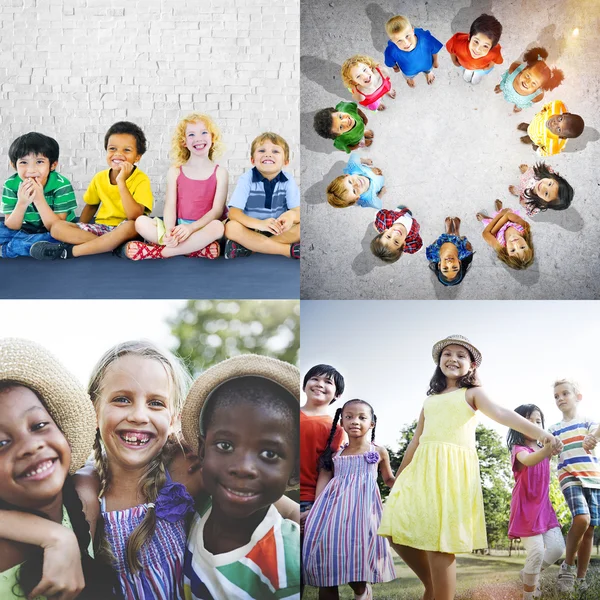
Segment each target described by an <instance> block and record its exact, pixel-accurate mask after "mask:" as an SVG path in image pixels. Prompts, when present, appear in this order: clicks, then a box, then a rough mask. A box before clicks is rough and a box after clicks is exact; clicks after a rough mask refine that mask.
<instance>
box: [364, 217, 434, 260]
mask: <svg viewBox="0 0 600 600" xmlns="http://www.w3.org/2000/svg"><path fill="white" fill-rule="evenodd" d="M406 213H408V215H409V216H410V217H411V218H412V220H413V222H412V227H411V228H410V231H409V232H408V234H407V235H406V240H405V241H404V252H406V254H414V253H415V252H418V251H419V250H420V249H421V248H422V246H423V240H422V239H421V236H420V235H419V231H420V229H421V226H420V225H419V224H418V223H417V220H416V219H415V218H414V217H413V216H412V213H411V212H410V210H408V208H403V209H401V210H388V209H386V208H382V209H381V210H380V211H379V212H378V213H377V214H376V215H375V227H377V231H379V233H383V232H384V231H385V230H386V229H389V228H390V227H391V226H392V225H393V224H394V223H395V222H396V221H397V220H398V219H399V218H400V217H401V216H403V215H405V214H406Z"/></svg>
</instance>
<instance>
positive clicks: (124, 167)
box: [117, 161, 133, 185]
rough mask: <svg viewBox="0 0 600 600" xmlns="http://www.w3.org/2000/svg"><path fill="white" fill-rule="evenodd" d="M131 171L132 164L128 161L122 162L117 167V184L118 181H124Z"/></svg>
mask: <svg viewBox="0 0 600 600" xmlns="http://www.w3.org/2000/svg"><path fill="white" fill-rule="evenodd" d="M132 171H133V165H132V164H131V163H130V162H127V161H125V162H122V163H121V168H120V169H119V174H118V175H117V185H118V184H119V183H125V181H126V180H127V178H128V177H129V176H130V175H131V173H132Z"/></svg>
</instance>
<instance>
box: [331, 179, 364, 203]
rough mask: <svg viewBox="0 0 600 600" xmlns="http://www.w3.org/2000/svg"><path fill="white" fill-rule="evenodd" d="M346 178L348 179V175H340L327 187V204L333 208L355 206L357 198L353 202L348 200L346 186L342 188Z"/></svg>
mask: <svg viewBox="0 0 600 600" xmlns="http://www.w3.org/2000/svg"><path fill="white" fill-rule="evenodd" d="M346 177H348V175H340V176H339V177H336V178H335V179H334V180H333V181H332V182H331V183H330V184H329V185H328V186H327V202H329V204H331V206H333V207H335V208H346V207H347V206H352V205H353V204H356V201H357V200H358V198H356V199H354V200H350V199H349V198H348V196H347V193H348V190H347V189H346V186H344V181H345V180H346Z"/></svg>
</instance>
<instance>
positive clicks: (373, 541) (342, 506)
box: [302, 399, 396, 600]
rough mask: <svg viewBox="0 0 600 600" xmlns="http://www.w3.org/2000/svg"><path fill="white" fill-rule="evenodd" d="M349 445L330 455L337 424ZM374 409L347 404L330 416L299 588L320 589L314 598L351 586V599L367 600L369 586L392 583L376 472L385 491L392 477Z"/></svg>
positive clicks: (364, 404) (361, 402) (357, 403)
mask: <svg viewBox="0 0 600 600" xmlns="http://www.w3.org/2000/svg"><path fill="white" fill-rule="evenodd" d="M340 421H341V424H342V427H343V428H344V431H345V432H346V434H347V436H348V440H349V441H348V443H347V444H345V445H344V446H342V447H341V448H340V449H339V451H337V452H335V453H334V450H333V448H332V442H333V439H334V436H335V434H336V428H337V424H338V422H340ZM376 422H377V418H376V417H375V413H374V411H373V407H372V406H371V405H370V404H368V403H367V402H365V401H364V400H358V399H354V400H349V401H348V402H346V403H345V404H344V405H343V406H342V407H341V408H339V409H338V410H337V412H336V413H335V417H334V419H333V424H332V427H331V433H330V435H329V439H328V444H327V447H326V449H325V451H324V452H323V454H322V455H321V458H320V461H319V469H320V470H319V478H318V481H317V489H316V497H315V504H314V506H313V507H312V509H311V511H310V513H309V515H308V518H307V519H306V524H305V527H304V546H303V549H302V563H303V576H304V582H305V583H306V584H308V585H313V586H317V587H320V588H321V589H320V591H319V598H321V599H324V598H332V599H337V598H338V597H339V595H338V586H339V585H341V584H344V583H347V584H348V585H350V587H351V588H352V589H353V591H354V596H355V598H357V599H361V600H371V598H372V590H371V585H370V584H371V583H382V582H385V581H392V580H393V579H395V578H396V574H395V572H394V565H393V561H392V555H391V551H390V548H389V545H388V542H387V540H386V539H384V538H382V537H379V536H378V535H377V528H378V527H379V522H380V520H381V513H382V504H381V496H380V495H379V488H378V487H377V471H378V469H381V474H382V477H383V481H384V483H385V485H387V486H389V487H392V486H393V485H394V481H395V477H394V474H393V473H392V468H391V466H390V458H389V454H388V452H387V450H386V449H385V448H384V447H382V446H377V445H376V444H375V443H374V440H375V424H376Z"/></svg>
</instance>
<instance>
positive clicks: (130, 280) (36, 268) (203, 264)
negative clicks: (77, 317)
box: [0, 254, 300, 299]
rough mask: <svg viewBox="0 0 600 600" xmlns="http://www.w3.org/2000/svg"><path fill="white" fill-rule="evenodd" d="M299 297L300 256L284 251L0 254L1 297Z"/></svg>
mask: <svg viewBox="0 0 600 600" xmlns="http://www.w3.org/2000/svg"><path fill="white" fill-rule="evenodd" d="M299 297H300V261H299V260H292V259H288V258H285V257H283V256H267V255H252V256H249V257H247V258H236V259H234V260H225V259H224V258H223V257H220V258H218V259H216V260H207V259H203V258H186V257H183V256H180V257H175V258H169V259H165V260H144V261H137V262H134V261H130V260H127V259H122V258H117V257H116V256H113V255H111V254H102V255H96V256H87V257H82V258H75V259H71V260H55V261H37V260H34V259H32V258H28V257H23V258H14V259H3V258H0V298H11V299H30V298H74V299H80V298H86V299H92V298H116V299H122V298H123V299H127V298H152V299H173V298H185V299H188V298H190V299H197V298H198V299H202V298H240V299H243V298H253V299H257V298H258V299H263V298H264V299H281V298H296V299H297V298H299Z"/></svg>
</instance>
